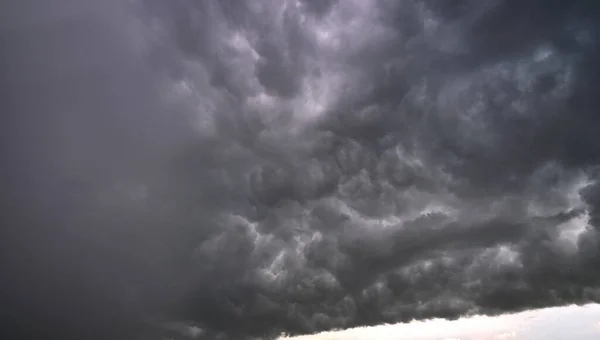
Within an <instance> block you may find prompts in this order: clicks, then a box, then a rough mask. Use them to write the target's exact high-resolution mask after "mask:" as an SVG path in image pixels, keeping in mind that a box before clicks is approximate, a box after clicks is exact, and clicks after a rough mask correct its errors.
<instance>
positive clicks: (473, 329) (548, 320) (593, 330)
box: [279, 304, 600, 340]
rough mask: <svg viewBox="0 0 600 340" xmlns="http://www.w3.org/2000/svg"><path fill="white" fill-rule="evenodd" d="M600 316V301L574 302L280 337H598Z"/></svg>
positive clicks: (491, 339) (427, 339) (501, 339)
mask: <svg viewBox="0 0 600 340" xmlns="http://www.w3.org/2000/svg"><path fill="white" fill-rule="evenodd" d="M598 320H600V305H597V304H594V305H585V306H575V305H571V306H564V307H553V308H545V309H537V310H529V311H525V312H520V313H515V314H504V315H499V316H492V317H488V316H473V317H469V318H461V319H458V320H444V319H432V320H425V321H413V322H410V323H405V324H396V325H380V326H372V327H363V328H354V329H348V330H340V331H331V332H323V333H321V334H315V335H302V336H297V337H281V338H279V339H281V340H283V339H290V340H291V339H294V340H338V339H340V340H342V339H343V340H362V339H382V340H386V339H390V340H391V339H405V340H504V339H515V340H528V339H531V340H536V339H552V340H561V339H565V340H566V339H582V340H592V339H597V338H598V336H599V335H600V321H598Z"/></svg>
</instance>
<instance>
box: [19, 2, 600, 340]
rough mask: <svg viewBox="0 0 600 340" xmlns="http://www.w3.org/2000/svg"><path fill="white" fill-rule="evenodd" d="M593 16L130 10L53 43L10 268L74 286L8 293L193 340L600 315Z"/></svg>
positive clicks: (336, 6) (557, 6)
mask: <svg viewBox="0 0 600 340" xmlns="http://www.w3.org/2000/svg"><path fill="white" fill-rule="evenodd" d="M119 6H124V5H119ZM598 10H599V6H598V5H597V4H596V2H594V1H572V0H571V1H568V0H564V1H560V0H559V1H552V2H550V3H548V2H546V1H537V0H528V1H508V0H506V1H502V0H485V1H470V0H461V1H452V2H451V1H445V2H441V1H429V0H422V1H417V0H403V1H387V0H381V1H375V0H370V1H361V0H347V1H346V0H344V1H334V0H327V1H316V0H297V1H292V0H286V1H270V2H263V1H252V0H245V1H233V0H231V1H230V0H221V1H191V0H177V1H163V0H148V1H141V0H138V1H131V3H130V4H128V5H127V8H126V9H123V8H120V7H119V11H114V12H113V11H112V7H111V9H110V10H106V11H99V12H98V13H100V14H94V15H96V16H98V17H99V18H100V19H99V20H97V21H93V22H92V21H82V22H79V21H78V22H74V23H71V24H70V25H72V27H71V29H62V30H60V31H58V29H57V30H56V32H58V33H55V34H54V36H53V37H54V38H56V37H64V36H66V35H67V34H70V35H72V37H71V38H70V40H68V41H67V40H64V41H66V42H64V41H63V40H60V41H59V42H58V43H56V44H61V41H63V42H62V43H63V44H67V45H69V46H76V47H78V48H75V47H74V48H73V50H72V51H71V52H68V53H67V52H65V55H67V57H65V56H64V55H63V56H62V57H60V58H59V57H56V58H53V59H52V58H50V57H52V56H50V57H48V58H50V61H48V60H46V61H45V63H46V64H44V65H49V64H48V63H53V64H52V65H56V67H54V68H53V69H52V72H55V73H52V72H50V71H48V72H49V73H48V74H60V75H61V77H63V78H61V79H67V81H66V82H62V83H61V84H65V85H60V86H59V85H56V86H55V87H54V88H53V89H52V91H50V90H48V91H46V92H45V93H46V95H45V97H42V98H41V99H39V103H40V104H39V105H40V107H41V106H42V104H43V105H44V106H43V110H45V111H46V112H48V114H47V115H46V117H52V119H53V118H55V117H56V120H54V121H55V123H47V122H46V123H47V124H46V123H44V124H45V125H43V127H41V124H42V123H37V124H40V125H39V126H37V127H36V128H37V129H38V130H36V131H42V132H44V131H45V132H48V131H50V132H51V133H50V134H49V135H51V137H43V138H47V139H44V141H45V142H44V143H43V147H44V148H46V149H44V150H49V151H48V152H50V153H53V154H54V155H55V157H54V158H52V159H49V158H44V157H45V156H44V155H46V154H48V153H44V152H39V153H38V154H36V157H38V158H39V159H40V160H39V161H36V162H33V163H31V162H30V163H27V164H29V166H32V167H34V166H35V167H36V168H38V169H40V170H36V171H38V172H35V171H33V173H34V174H33V175H30V176H32V177H35V178H44V179H43V180H38V181H37V182H35V183H37V184H39V183H40V181H41V182H43V183H42V184H44V185H45V186H43V187H42V186H40V187H36V189H35V193H36V195H37V196H36V200H35V202H34V203H32V204H34V205H35V204H37V205H35V207H36V208H35V209H37V210H32V211H33V212H32V213H31V215H32V216H33V215H35V216H40V218H39V219H33V220H32V221H33V222H31V223H34V224H40V225H41V224H46V223H48V221H49V220H52V221H56V224H57V225H60V226H61V227H60V228H61V229H60V233H58V235H59V236H56V234H54V236H49V237H50V240H53V241H56V242H55V243H54V244H56V245H48V244H47V243H46V240H48V239H45V238H44V237H42V236H39V237H37V236H36V238H35V239H36V240H37V241H36V242H38V243H36V246H35V247H37V248H34V250H31V252H32V253H36V254H51V255H48V257H47V258H46V256H45V255H38V257H39V259H35V260H23V261H25V262H26V261H33V262H35V263H46V264H47V263H50V265H49V266H50V267H52V268H54V267H56V268H60V269H56V270H57V271H62V270H64V271H68V272H69V273H72V275H73V277H75V278H74V279H73V280H70V279H64V280H63V279H52V280H50V281H45V282H44V283H39V285H40V286H43V285H45V284H47V285H50V286H49V287H54V288H56V287H72V286H73V287H77V288H64V291H60V293H59V294H58V295H56V296H55V297H53V298H51V299H49V300H47V299H46V298H42V296H45V295H44V294H45V293H42V291H45V290H43V289H39V294H40V295H39V296H38V295H35V296H34V297H33V298H32V297H31V296H29V297H28V298H26V299H25V298H24V299H25V300H27V301H33V300H30V299H38V300H40V301H42V300H43V301H48V302H47V303H46V302H45V303H44V305H52V304H56V305H60V304H61V303H63V304H64V305H63V307H64V308H65V309H66V310H73V311H79V310H87V308H84V307H82V306H80V305H78V304H77V303H76V302H72V301H73V300H72V297H73V296H75V297H77V296H82V297H83V296H85V297H88V296H95V297H94V298H89V299H88V300H86V301H88V302H89V304H92V305H93V306H96V305H97V306H98V308H97V309H94V308H92V310H97V311H98V312H97V314H98V315H96V314H94V313H92V312H89V315H86V313H87V312H83V313H75V312H73V313H71V312H61V313H63V314H59V316H57V317H56V318H58V319H60V318H61V317H62V316H64V317H65V318H72V319H73V320H88V319H89V320H90V321H89V322H88V323H86V322H87V321H86V322H83V321H82V322H79V324H81V325H87V324H89V325H98V324H102V325H104V324H103V323H102V322H104V321H102V322H100V321H98V320H100V319H102V318H103V315H105V314H103V313H109V312H104V310H106V311H112V310H115V309H116V310H119V313H120V314H118V315H119V317H120V315H121V314H122V315H123V318H122V319H123V320H124V321H123V323H124V324H128V323H129V322H133V321H131V320H135V326H131V328H132V329H136V330H137V329H138V328H142V329H145V331H144V332H149V333H151V334H156V333H160V334H161V336H162V334H171V333H172V334H171V335H169V336H172V337H182V338H188V337H189V338H200V339H202V338H207V339H209V338H211V339H212V338H217V337H219V336H220V338H223V339H243V338H249V339H250V338H253V337H255V338H259V337H265V336H267V337H268V336H277V335H279V334H281V333H282V332H286V333H291V334H303V333H314V332H318V331H323V330H330V329H341V328H348V327H355V326H365V325H376V324H382V323H395V322H400V321H408V320H412V319H425V318H433V317H443V318H458V317H460V316H464V315H473V314H497V313H502V312H508V311H518V310H526V309H530V308H539V307H545V306H554V305H563V304H570V303H586V302H593V301H600V272H599V271H598V268H600V254H599V252H600V243H599V242H600V237H599V232H600V229H599V228H600V210H599V209H600V182H599V181H598V180H599V178H598V165H600V134H599V133H598V131H597V130H598V126H600V116H598V114H597V110H598V108H599V107H600V106H599V104H600V103H599V102H598V101H599V100H600V97H598V95H597V93H596V92H597V91H596V90H597V88H598V86H600V69H599V68H598V63H597V60H598V59H597V58H598V57H599V53H598V52H599V51H600V50H599V49H598V45H597V44H598V40H597V37H596V35H597V34H598V32H599V31H598V24H597V20H595V16H596V15H597V13H598ZM116 12H119V14H118V15H117V14H114V13H116ZM109 19H110V20H109ZM96 22H99V24H97V25H98V27H100V28H101V31H102V30H103V31H102V32H105V31H106V32H108V33H102V35H101V37H102V38H103V39H104V38H105V39H104V40H102V39H95V38H94V39H92V40H93V41H95V43H94V44H91V43H90V41H89V40H90V39H89V38H88V37H86V35H85V34H92V33H90V32H97V30H96V28H94V29H91V28H90V27H92V26H91V25H96ZM65 26H68V25H66V24H65ZM73 27H77V28H80V29H79V30H73V29H72V28H73ZM94 27H96V26H94ZM67 31H68V32H70V33H67ZM53 32H54V31H53ZM78 32H82V33H78ZM86 32H87V33H86ZM48 34H50V33H48ZM78 34H81V36H79V35H78ZM94 34H96V33H94ZM98 34H99V33H98ZM99 36H100V35H99ZM106 37H108V38H106ZM31 39H33V38H31ZM40 39H41V38H40ZM48 39H50V38H48ZM56 39H58V38H56ZM111 39H112V40H111ZM48 41H50V40H48ZM52 41H54V40H52ZM57 41H58V40H57ZM107 41H110V44H109V43H108V42H107ZM112 41H115V43H114V44H113V43H112ZM84 43H85V44H88V45H89V44H91V45H92V46H95V47H93V49H94V51H95V52H94V53H93V55H94V56H90V55H86V54H85V53H79V52H76V51H81V50H82V49H80V48H79V47H81V46H79V45H78V44H80V45H81V44H84ZM60 46H62V45H60ZM86 46H87V45H86ZM98 46H100V47H98ZM86 48H92V47H89V46H88V47H86ZM27 51H28V53H33V52H31V51H30V50H27ZM43 51H46V52H47V51H49V50H45V49H43ZM46 52H45V53H46ZM22 53H25V52H22ZM56 53H57V54H56V55H60V53H59V52H56ZM78 53H79V54H78ZM98 55H100V56H102V57H98ZM83 59H85V60H83ZM32 60H33V59H32ZM35 60H37V59H35ZM35 60H34V61H33V63H34V62H35ZM64 64H66V65H64ZM90 65H92V66H90ZM28 67H29V66H28ZM40 67H42V66H40ZM44 67H45V68H48V67H49V66H44ZM61 67H62V68H61ZM92 67H93V68H94V70H95V71H94V72H97V73H94V72H87V73H85V72H84V71H82V70H87V69H89V68H92ZM45 68H44V70H46V69H45ZM61 70H71V71H69V72H73V74H74V75H70V74H71V73H69V74H68V75H67V76H65V75H64V74H65V73H64V72H63V71H61ZM73 70H75V71H73ZM15 72H16V71H15ZM24 72H25V71H24ZM28 72H30V76H31V77H34V76H33V75H31V74H33V71H31V70H30V71H28ZM40 74H41V73H36V75H35V77H42V76H43V74H42V75H40ZM44 74H46V73H44ZM82 74H83V75H82ZM47 77H50V76H47ZM56 77H58V76H56ZM19 79H24V78H19ZM27 79H30V78H27ZM31 79H34V78H31ZM35 79H37V78H35ZM40 79H41V78H40ZM48 79H50V78H48ZM52 79H54V78H52ZM25 82H26V80H22V81H21V83H25ZM27 84H28V83H27ZM27 84H26V85H22V86H29V87H27V88H30V87H33V86H34V85H31V84H33V81H32V83H31V84H29V85H27ZM36 84H37V83H36ZM42 84H43V83H42ZM48 84H50V83H48ZM53 84H56V83H53ZM36 86H38V85H36ZM61 86H63V87H62V88H61ZM16 98H20V97H16ZM44 98H45V99H44ZM56 98H63V99H61V100H63V101H64V102H61V101H59V100H58V99H56ZM65 98H68V99H65ZM44 100H45V101H44ZM23 102H24V103H26V104H23V105H25V106H24V107H27V108H35V107H36V106H35V105H37V104H38V102H35V101H34V102H27V101H25V100H23ZM48 103H51V104H52V105H47V104H48ZM27 105H28V106H27ZM73 107H75V109H73V111H68V112H67V111H65V108H73ZM92 108H93V109H92ZM32 110H33V109H32ZM40 110H42V109H40ZM75 111H77V112H75ZM86 112H89V113H87V116H86ZM81 117H83V118H81ZM46 119H47V121H48V122H50V121H51V119H50V118H46ZM56 121H58V122H59V123H56ZM21 123H22V125H24V124H25V122H24V121H23V122H21ZM44 136H45V135H44ZM52 136H61V137H60V138H59V137H52ZM22 138H25V137H22ZM40 138H42V137H40ZM32 145H33V143H32ZM36 145H39V143H38V144H36ZM36 147H37V146H36ZM36 150H37V149H36ZM30 154H31V153H30ZM31 157H34V156H31ZM32 164H33V165H32ZM39 164H43V166H41V165H39ZM48 164H51V167H50V168H51V170H48V171H51V173H50V174H48V172H44V175H43V176H42V175H39V173H42V170H41V169H42V168H44V169H48V168H49V166H47V165H48ZM44 171H46V170H44ZM22 176H26V175H22ZM44 181H45V182H44ZM48 183H51V184H48ZM74 183H75V184H74ZM29 186H30V187H33V185H32V184H29ZM31 192H34V189H31ZM57 193H60V197H63V198H61V201H62V202H61V203H60V204H59V203H56V200H55V199H54V197H56V195H57ZM44 200H46V201H44ZM40 202H41V203H40ZM48 202H52V205H49V204H47V203H48ZM24 204H25V203H23V205H24ZM48 207H50V208H48ZM32 209H33V208H32ZM36 214H37V215H36ZM48 216H50V217H51V219H48V218H46V217H48ZM45 232H47V231H45ZM44 235H45V234H44ZM23 237H24V238H28V237H33V236H30V235H29V234H28V235H26V236H23ZM65 237H68V238H69V239H68V240H70V241H69V242H71V243H70V244H71V247H72V248H71V249H75V250H72V253H71V252H69V251H62V252H57V250H56V249H58V248H59V247H60V246H59V245H58V244H61V243H63V242H65V240H64V238H65ZM19 239H21V238H19ZM49 243H52V242H49ZM32 247H33V246H32ZM73 254H79V255H76V256H74V255H73ZM81 254H88V255H89V256H87V255H85V256H83V255H81ZM75 258H76V259H75ZM44 261H49V262H44ZM25 262H24V263H25ZM33 262H32V263H33ZM27 263H29V262H27ZM40 266H41V265H40ZM44 266H46V265H44ZM44 266H41V267H44ZM53 266H54V267H53ZM65 268H66V269H65ZM32 270H33V269H32ZM35 270H36V273H40V274H39V275H40V276H39V277H44V278H46V276H45V275H50V274H47V273H45V272H44V271H43V270H42V269H39V268H38V269H35ZM67 277H68V275H67ZM83 277H85V279H83ZM15 282H16V281H15ZM37 284H38V283H36V282H33V283H31V282H29V281H27V285H37ZM36 287H37V286H36ZM57 289H58V288H57ZM60 289H63V288H60ZM36 294H38V293H36ZM61 294H62V295H61ZM99 296H100V297H99ZM63 297H64V300H63ZM25 300H24V301H25ZM74 300H77V299H74ZM36 301H37V300H36ZM61 301H63V302H61ZM64 301H66V302H64ZM69 301H71V302H69ZM28 303H29V302H28ZM36 303H37V302H35V303H34V302H31V304H32V305H35V306H37V304H36ZM36 308H37V307H36ZM51 310H52V307H47V308H46V309H42V310H41V311H39V312H37V313H38V314H36V315H39V318H42V319H44V318H46V313H50V312H49V311H51ZM111 313H112V312H111ZM115 318H117V317H115ZM44 320H45V319H44ZM57 322H58V321H57ZM117 324H119V323H117ZM119 325H120V324H119ZM140 325H143V326H140ZM182 325H186V326H182ZM57 327H59V326H57ZM60 327H62V326H60ZM65 327H67V326H65ZM82 327H83V326H82ZM118 327H120V326H115V328H118ZM122 329H127V330H129V329H130V328H128V326H123V328H122ZM146 329H150V330H148V331H146ZM115 332H116V333H119V332H120V330H116V331H115ZM153 332H154V333H153Z"/></svg>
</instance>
